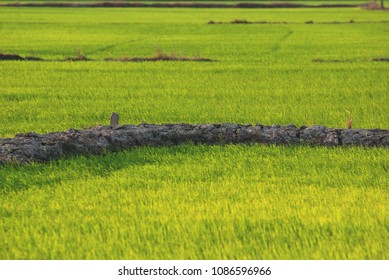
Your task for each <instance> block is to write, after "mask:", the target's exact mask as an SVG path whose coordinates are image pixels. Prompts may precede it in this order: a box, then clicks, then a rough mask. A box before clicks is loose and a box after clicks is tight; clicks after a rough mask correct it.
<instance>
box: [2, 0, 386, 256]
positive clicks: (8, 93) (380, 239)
mask: <svg viewBox="0 0 389 280" xmlns="http://www.w3.org/2000/svg"><path fill="white" fill-rule="evenodd" d="M236 19H240V20H248V21H253V22H254V21H256V22H261V21H267V22H273V23H267V24H229V23H228V22H231V21H233V20H236ZM211 20H213V21H216V22H218V21H222V22H227V23H225V24H208V22H209V21H211ZM351 20H352V23H350V21H351ZM308 21H312V22H313V23H307V22H308ZM388 21H389V16H388V13H387V12H385V11H367V10H362V9H354V8H348V9H324V8H323V9H153V8H147V9H141V8H139V9H119V8H109V9H105V8H101V9H100V8H99V9H84V8H83V9H71V8H33V9H32V8H11V7H9V8H6V7H1V8H0V38H1V39H0V53H13V54H19V55H21V56H29V55H33V56H38V57H41V58H44V59H47V60H61V59H64V58H66V57H68V56H76V55H78V54H83V55H85V56H87V57H88V58H91V59H93V61H73V62H71V61H0V108H1V109H0V118H1V119H2V120H3V121H2V124H1V125H0V136H1V137H12V136H13V135H14V134H16V133H21V132H27V131H35V132H38V133H45V132H49V131H62V130H67V129H68V128H70V127H72V128H85V127H90V126H94V125H97V124H105V125H107V124H108V123H109V116H110V114H111V112H112V111H115V112H117V113H119V115H120V122H121V123H133V124H137V123H140V122H142V121H145V122H148V123H177V122H186V123H224V122H235V123H262V124H265V125H271V124H274V123H278V124H282V125H285V124H288V123H291V122H293V123H295V124H296V125H298V126H300V125H307V126H309V125H314V124H321V125H326V126H329V127H345V121H346V120H347V118H348V117H349V113H348V112H351V113H352V118H353V127H355V128H385V129H387V128H388V124H389V115H388V113H387V112H388V109H389V95H388V90H389V83H388V81H389V79H388V78H389V75H388V73H389V71H388V63H387V62H383V61H372V59H374V58H388V57H389V40H388V32H389V29H388V26H389V25H388V23H387V22H388ZM275 22H286V23H275ZM335 22H340V23H335ZM157 50H162V51H164V52H166V53H170V54H176V55H179V56H188V57H204V58H209V59H212V60H215V61H214V62H195V61H158V62H120V61H104V59H105V58H108V57H115V58H121V57H150V56H153V55H154V54H155V53H156V51H157ZM388 169H389V152H388V150H387V149H378V148H371V149H364V148H343V149H342V148H314V147H305V146H299V147H277V146H259V145H240V146H232V145H227V146H211V147H208V146H193V145H183V146H178V147H169V148H167V147H164V148H162V147H160V148H157V147H153V148H151V147H150V148H137V149H133V150H129V151H125V152H120V153H114V154H106V155H104V156H93V157H73V158H68V159H63V160H60V161H57V162H52V163H50V164H28V165H24V166H11V165H5V166H0V202H1V203H0V217H1V223H0V224H1V226H0V259H387V258H388V253H387V252H389V250H388V245H389V242H388V236H389V235H388V231H389V227H388V225H389V215H388V213H389V211H388V210H389V209H388V206H387V201H388V198H389V192H388V191H389V189H388V186H389V179H388V178H389V176H388Z"/></svg>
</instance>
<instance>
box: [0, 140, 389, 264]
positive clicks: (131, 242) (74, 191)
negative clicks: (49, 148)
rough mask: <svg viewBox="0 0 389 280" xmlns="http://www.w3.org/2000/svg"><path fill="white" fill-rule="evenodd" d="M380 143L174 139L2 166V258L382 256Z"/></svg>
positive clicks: (384, 187)
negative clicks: (170, 143) (171, 143)
mask: <svg viewBox="0 0 389 280" xmlns="http://www.w3.org/2000/svg"><path fill="white" fill-rule="evenodd" d="M388 158H389V151H388V150H381V149H363V148H348V149H342V148H334V149H327V148H308V147H276V146H269V147H261V146H225V147H220V146H213V147H206V146H191V145H185V146H179V147H169V148H166V147H165V148H141V149H135V150H132V151H129V152H122V153H117V154H110V155H106V156H99V157H91V158H84V157H81V158H77V159H72V160H61V161H59V162H55V163H52V164H50V165H40V164H33V165H28V166H23V167H11V166H6V167H3V168H2V169H0V179H1V181H2V182H3V183H5V186H4V187H3V188H2V191H1V196H0V200H1V204H0V205H1V206H0V213H1V217H2V227H1V230H0V242H1V249H0V258H3V259H84V258H85V259H387V258H388V257H389V255H388V252H389V250H388V222H389V217H388V210H389V209H388V208H389V207H388V204H387V201H388V199H389V193H388V185H389V180H388V176H385V175H384V174H387V172H388V165H389V161H388Z"/></svg>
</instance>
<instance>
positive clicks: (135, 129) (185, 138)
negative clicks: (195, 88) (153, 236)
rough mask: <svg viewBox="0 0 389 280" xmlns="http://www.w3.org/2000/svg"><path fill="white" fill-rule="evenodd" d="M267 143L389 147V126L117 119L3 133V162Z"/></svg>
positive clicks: (0, 161) (0, 148)
mask: <svg viewBox="0 0 389 280" xmlns="http://www.w3.org/2000/svg"><path fill="white" fill-rule="evenodd" d="M187 143H192V144H205V145H225V144H252V143H256V144H263V145H311V146H330V147H332V146H364V147H389V130H385V129H336V128H327V127H325V126H311V127H306V126H302V127H300V128H297V127H296V126H295V125H294V124H289V125H286V126H280V125H272V126H264V125H261V124H256V125H251V124H247V125H242V124H232V123H225V124H197V125H196V124H161V125H157V124H147V123H141V124H140V125H114V126H102V125H98V126H96V127H92V128H88V129H84V130H76V129H69V130H68V131H66V132H53V133H47V134H37V133H34V132H28V133H23V134H17V135H16V136H15V137H14V138H4V139H0V165H1V164H5V163H19V164H20V163H27V162H49V161H51V160H57V159H60V158H62V157H67V156H72V155H91V154H104V153H106V152H115V151H120V150H125V149H130V148H133V147H139V146H174V145H180V144H187Z"/></svg>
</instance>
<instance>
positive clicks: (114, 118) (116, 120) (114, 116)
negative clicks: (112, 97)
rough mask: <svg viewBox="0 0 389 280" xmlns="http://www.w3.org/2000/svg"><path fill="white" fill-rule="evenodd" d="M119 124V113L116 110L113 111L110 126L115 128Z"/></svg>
mask: <svg viewBox="0 0 389 280" xmlns="http://www.w3.org/2000/svg"><path fill="white" fill-rule="evenodd" d="M118 125H119V115H118V114H116V113H115V112H112V115H111V123H110V126H111V127H112V128H114V127H115V126H118Z"/></svg>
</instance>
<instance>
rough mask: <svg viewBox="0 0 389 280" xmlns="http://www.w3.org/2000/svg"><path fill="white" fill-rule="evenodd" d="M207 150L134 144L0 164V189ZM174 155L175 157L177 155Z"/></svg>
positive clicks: (97, 173) (44, 183) (86, 175)
mask: <svg viewBox="0 0 389 280" xmlns="http://www.w3.org/2000/svg"><path fill="white" fill-rule="evenodd" d="M196 152H201V154H202V155H204V154H205V153H208V152H211V151H210V149H209V148H208V147H206V146H203V145H196V146H193V145H190V144H186V145H179V146H172V147H136V148H133V149H130V150H126V151H120V152H114V153H106V154H103V155H92V156H70V157H67V158H63V159H60V160H58V161H52V162H50V163H30V164H23V165H19V164H14V165H12V164H5V165H3V166H0V182H1V183H0V192H2V193H10V192H18V191H22V190H26V189H28V188H30V187H40V188H46V187H52V186H55V185H57V184H60V183H62V182H66V181H75V180H80V179H88V178H96V177H109V176H111V174H112V173H114V172H116V171H120V170H122V169H127V168H129V167H131V166H138V167H142V166H145V165H164V164H167V163H169V164H171V163H174V162H175V161H179V162H178V163H181V162H182V160H183V157H188V156H193V155H194V154H196ZM177 155H178V157H177Z"/></svg>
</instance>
